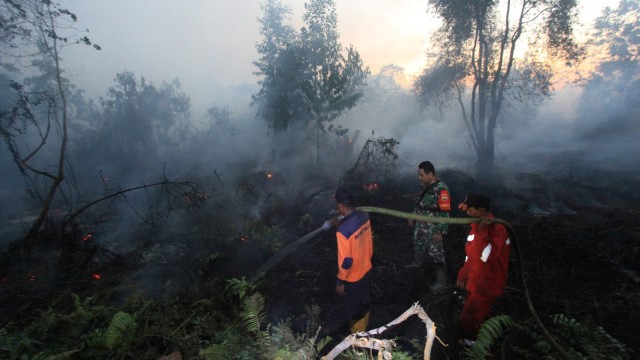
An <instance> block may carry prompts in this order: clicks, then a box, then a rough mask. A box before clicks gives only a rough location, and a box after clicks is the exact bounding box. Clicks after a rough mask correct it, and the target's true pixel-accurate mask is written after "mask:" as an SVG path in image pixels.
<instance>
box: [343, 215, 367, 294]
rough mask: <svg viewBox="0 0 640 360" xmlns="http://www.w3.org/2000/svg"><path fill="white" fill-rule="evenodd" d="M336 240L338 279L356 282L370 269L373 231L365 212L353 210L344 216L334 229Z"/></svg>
mask: <svg viewBox="0 0 640 360" xmlns="http://www.w3.org/2000/svg"><path fill="white" fill-rule="evenodd" d="M336 239H337V242H338V279H340V280H343V281H348V282H356V281H358V280H360V279H362V277H363V276H364V275H365V274H366V273H367V272H368V271H369V270H371V257H372V256H373V233H372V231H371V221H369V215H368V214H367V213H366V212H360V211H355V210H354V211H353V212H351V213H350V214H349V215H347V216H345V217H344V219H343V220H342V222H341V223H340V225H338V229H337V231H336Z"/></svg>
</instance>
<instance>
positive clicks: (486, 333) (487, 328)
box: [463, 315, 513, 360]
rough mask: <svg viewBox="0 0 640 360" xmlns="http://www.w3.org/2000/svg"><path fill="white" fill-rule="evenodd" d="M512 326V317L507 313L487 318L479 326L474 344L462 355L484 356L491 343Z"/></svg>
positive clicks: (479, 357)
mask: <svg viewBox="0 0 640 360" xmlns="http://www.w3.org/2000/svg"><path fill="white" fill-rule="evenodd" d="M512 327H513V319H511V317H510V316H508V315H498V316H494V317H492V318H491V319H488V320H487V321H485V322H484V323H483V324H482V326H481V327H480V330H479V331H478V336H477V337H476V342H475V344H474V345H473V346H471V347H470V348H467V349H465V350H464V353H463V355H464V357H465V358H467V359H476V360H482V359H484V358H486V356H487V352H488V350H489V348H490V347H491V345H492V344H493V343H494V342H495V341H496V340H498V339H499V338H500V337H501V336H502V335H503V334H504V333H505V331H507V330H508V329H510V328H512Z"/></svg>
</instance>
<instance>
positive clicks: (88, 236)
mask: <svg viewBox="0 0 640 360" xmlns="http://www.w3.org/2000/svg"><path fill="white" fill-rule="evenodd" d="M92 237H93V235H91V234H87V235H85V236H83V237H82V241H87V240H89V239H91V238H92Z"/></svg>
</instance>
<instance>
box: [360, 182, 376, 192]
mask: <svg viewBox="0 0 640 360" xmlns="http://www.w3.org/2000/svg"><path fill="white" fill-rule="evenodd" d="M362 188H363V189H365V190H367V191H378V190H380V185H379V184H378V183H377V182H372V183H368V184H364V185H362Z"/></svg>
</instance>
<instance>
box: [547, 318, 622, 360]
mask: <svg viewBox="0 0 640 360" xmlns="http://www.w3.org/2000/svg"><path fill="white" fill-rule="evenodd" d="M553 324H554V325H556V326H557V327H558V336H559V337H560V338H561V339H562V341H563V342H564V343H565V344H567V346H566V347H567V351H568V352H569V353H570V354H572V355H574V356H576V357H577V358H584V359H602V360H605V359H607V360H608V359H612V360H618V359H619V360H622V359H628V358H629V355H628V353H627V350H626V347H625V346H624V345H623V344H622V343H621V342H619V341H618V340H616V339H615V338H613V337H612V336H611V335H609V334H608V333H607V332H606V331H605V330H604V329H603V328H602V327H600V326H597V327H594V326H589V325H585V324H582V323H580V322H578V321H577V320H576V319H569V318H567V317H566V316H565V315H563V314H556V315H554V316H553Z"/></svg>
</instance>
